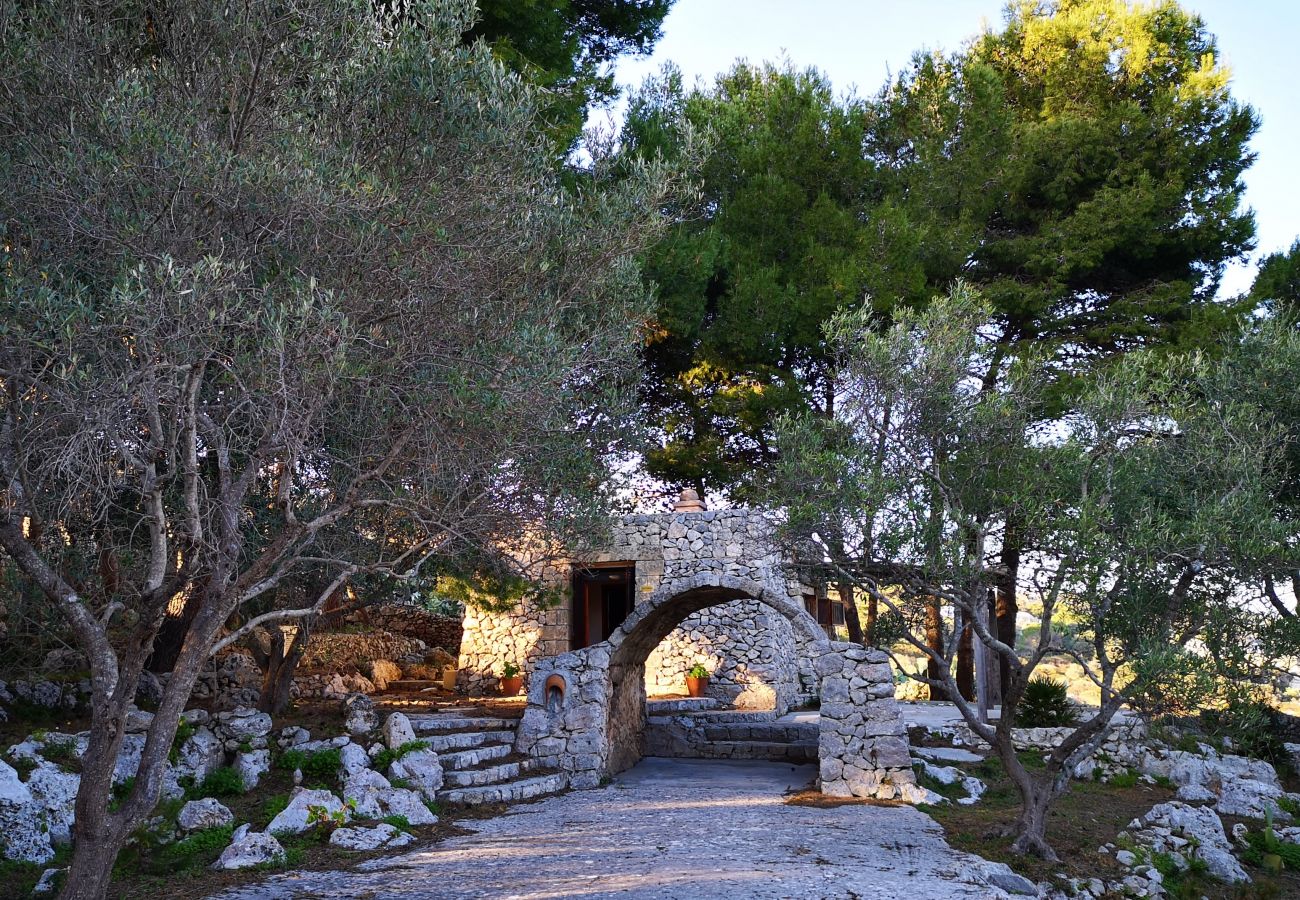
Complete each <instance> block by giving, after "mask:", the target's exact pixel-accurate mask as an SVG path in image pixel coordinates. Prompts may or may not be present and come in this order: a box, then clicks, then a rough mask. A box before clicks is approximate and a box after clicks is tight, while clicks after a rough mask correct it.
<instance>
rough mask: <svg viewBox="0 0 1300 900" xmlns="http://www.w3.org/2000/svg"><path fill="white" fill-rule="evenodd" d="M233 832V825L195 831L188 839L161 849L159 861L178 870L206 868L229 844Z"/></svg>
mask: <svg viewBox="0 0 1300 900" xmlns="http://www.w3.org/2000/svg"><path fill="white" fill-rule="evenodd" d="M234 831H235V828H234V826H233V825H219V826H217V827H216V828H204V829H203V830H202V831H195V832H194V833H192V834H190V835H189V836H188V837H185V838H182V839H181V840H179V841H177V842H176V843H174V844H168V845H167V846H166V847H163V848H162V850H161V851H160V853H159V861H160V862H163V863H165V864H167V865H171V866H174V867H176V868H179V869H190V868H196V867H198V866H206V865H208V864H209V863H211V862H212V861H213V860H215V859H216V858H217V857H218V856H219V855H220V854H221V851H222V850H224V849H225V848H226V847H227V846H228V845H229V844H230V836H231V834H233V833H234Z"/></svg>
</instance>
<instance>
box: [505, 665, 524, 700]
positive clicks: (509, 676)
mask: <svg viewBox="0 0 1300 900" xmlns="http://www.w3.org/2000/svg"><path fill="white" fill-rule="evenodd" d="M523 686H524V677H523V676H522V675H521V674H519V667H518V666H517V665H515V664H514V663H512V662H506V663H505V664H504V665H502V666H501V696H502V697H513V696H515V695H516V694H518V693H519V689H520V688H521V687H523Z"/></svg>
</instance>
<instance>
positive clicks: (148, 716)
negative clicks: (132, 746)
mask: <svg viewBox="0 0 1300 900" xmlns="http://www.w3.org/2000/svg"><path fill="white" fill-rule="evenodd" d="M152 724H153V713H151V712H146V711H145V710H143V709H132V710H130V711H129V712H128V713H127V714H126V723H125V725H123V728H124V730H125V731H126V733H127V734H140V733H142V732H145V731H148V730H149V726H150V725H152Z"/></svg>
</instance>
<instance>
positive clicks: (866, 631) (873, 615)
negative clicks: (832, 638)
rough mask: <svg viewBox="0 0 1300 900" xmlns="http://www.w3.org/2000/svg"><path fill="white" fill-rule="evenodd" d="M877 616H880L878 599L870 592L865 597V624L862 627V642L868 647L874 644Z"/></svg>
mask: <svg viewBox="0 0 1300 900" xmlns="http://www.w3.org/2000/svg"><path fill="white" fill-rule="evenodd" d="M855 612H856V610H855ZM878 618H880V601H879V600H877V599H876V596H875V594H872V595H870V596H868V597H867V624H866V626H865V627H864V628H863V629H862V643H864V644H866V645H867V646H868V647H874V646H876V619H878Z"/></svg>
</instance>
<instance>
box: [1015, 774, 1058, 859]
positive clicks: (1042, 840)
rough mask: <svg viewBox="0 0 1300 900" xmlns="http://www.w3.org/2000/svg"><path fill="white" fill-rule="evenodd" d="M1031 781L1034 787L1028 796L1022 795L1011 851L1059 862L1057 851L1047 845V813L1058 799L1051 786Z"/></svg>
mask: <svg viewBox="0 0 1300 900" xmlns="http://www.w3.org/2000/svg"><path fill="white" fill-rule="evenodd" d="M1030 781H1031V784H1033V785H1034V786H1033V788H1032V789H1031V790H1030V791H1029V793H1028V795H1026V794H1024V792H1022V793H1021V798H1022V799H1021V808H1020V817H1019V818H1018V819H1016V825H1015V832H1016V837H1015V840H1013V841H1012V842H1011V849H1012V850H1014V851H1015V852H1016V853H1023V854H1025V855H1027V856H1037V857H1038V858H1040V859H1045V860H1047V861H1048V862H1057V861H1058V859H1059V858H1058V857H1057V855H1056V851H1055V850H1053V849H1052V846H1051V845H1050V844H1049V843H1047V812H1048V810H1049V809H1050V808H1051V805H1052V801H1053V800H1055V799H1056V796H1055V792H1054V791H1053V790H1052V788H1051V785H1050V784H1040V783H1038V782H1037V780H1036V779H1031V780H1030Z"/></svg>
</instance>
